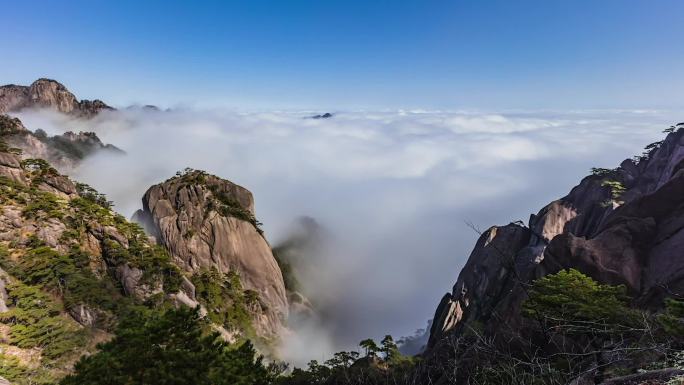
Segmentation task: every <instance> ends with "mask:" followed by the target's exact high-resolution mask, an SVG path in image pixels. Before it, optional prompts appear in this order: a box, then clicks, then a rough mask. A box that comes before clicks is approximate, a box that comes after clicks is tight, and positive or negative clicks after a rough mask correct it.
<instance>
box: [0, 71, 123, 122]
mask: <svg viewBox="0 0 684 385" xmlns="http://www.w3.org/2000/svg"><path fill="white" fill-rule="evenodd" d="M26 108H48V109H53V110H56V111H59V112H61V113H64V114H69V115H73V116H77V117H84V118H91V117H93V116H95V115H97V114H98V113H99V112H100V111H104V110H113V108H112V107H110V106H108V105H107V104H106V103H104V102H103V101H101V100H97V99H96V100H78V99H77V98H76V96H75V95H74V94H73V93H71V92H70V91H69V90H68V89H67V88H66V86H65V85H64V84H62V83H60V82H58V81H56V80H54V79H48V78H40V79H38V80H36V81H34V82H33V83H31V85H30V86H21V85H16V84H8V85H4V86H0V113H7V112H18V111H21V110H23V109H26Z"/></svg>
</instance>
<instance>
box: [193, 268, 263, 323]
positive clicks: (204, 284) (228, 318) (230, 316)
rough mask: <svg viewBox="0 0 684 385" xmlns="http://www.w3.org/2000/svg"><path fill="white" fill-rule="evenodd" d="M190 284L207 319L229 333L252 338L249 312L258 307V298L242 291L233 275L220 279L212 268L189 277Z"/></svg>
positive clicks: (247, 291) (256, 295)
mask: <svg viewBox="0 0 684 385" xmlns="http://www.w3.org/2000/svg"><path fill="white" fill-rule="evenodd" d="M192 283H193V284H194V285H195V296H196V297H197V299H198V300H199V301H200V303H202V305H204V307H205V308H206V309H207V316H208V317H209V319H211V320H212V321H213V322H215V323H217V324H219V325H223V326H225V327H226V328H227V329H229V330H240V331H242V332H243V333H245V334H246V335H248V336H254V334H255V333H254V328H253V326H252V314H251V312H252V310H251V309H257V308H258V306H260V303H259V295H258V293H256V292H255V291H252V290H243V288H242V284H241V283H240V276H239V275H238V274H237V273H235V272H229V273H228V274H226V275H223V274H221V273H219V272H218V271H217V270H216V269H215V268H212V269H205V270H202V271H200V272H198V273H196V274H195V275H194V276H193V277H192Z"/></svg>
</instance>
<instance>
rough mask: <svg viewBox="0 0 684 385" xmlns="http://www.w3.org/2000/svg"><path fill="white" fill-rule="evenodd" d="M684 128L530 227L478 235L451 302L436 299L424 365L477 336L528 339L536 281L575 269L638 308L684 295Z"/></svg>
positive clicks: (597, 178) (587, 184)
mask: <svg viewBox="0 0 684 385" xmlns="http://www.w3.org/2000/svg"><path fill="white" fill-rule="evenodd" d="M682 128H684V123H680V124H678V125H677V126H674V127H671V128H670V129H668V130H665V132H666V133H668V135H667V137H666V138H665V139H664V140H663V141H661V142H656V143H653V144H650V145H649V146H647V147H646V150H645V152H644V153H643V154H642V155H640V156H637V157H635V158H633V159H627V160H625V161H624V162H622V163H621V164H620V166H619V167H617V168H615V169H593V170H592V175H590V176H588V177H586V178H584V179H583V180H582V181H581V183H580V184H579V185H577V186H576V187H575V188H573V189H572V190H571V191H570V193H569V194H568V195H566V196H565V197H563V198H561V199H559V200H556V201H554V202H551V203H550V204H548V205H547V206H546V207H544V208H543V209H541V210H540V211H539V212H538V213H537V214H534V215H531V217H530V219H529V222H528V224H527V225H525V224H523V223H511V224H509V225H506V226H494V227H491V228H489V229H488V230H486V231H485V232H483V233H482V234H481V236H480V238H479V239H478V241H477V243H476V245H475V247H474V249H473V251H472V252H471V254H470V256H469V258H468V261H467V262H466V264H465V266H464V267H463V269H462V271H461V273H460V274H459V276H458V279H457V281H456V283H455V285H454V287H453V290H452V291H451V292H450V293H447V294H445V295H444V297H443V298H442V300H441V302H440V304H439V306H438V308H437V310H436V312H435V317H434V322H433V325H432V328H431V331H430V340H429V344H428V352H427V356H430V355H431V354H436V352H437V351H439V350H440V348H443V347H444V346H445V345H446V344H450V343H453V341H454V338H458V337H459V336H464V335H466V334H468V333H469V332H472V330H481V332H482V333H484V334H483V335H486V336H488V338H496V336H497V335H502V334H504V333H503V332H502V330H503V329H506V330H509V331H515V332H516V333H521V332H522V333H524V330H526V326H527V325H526V322H528V321H526V320H525V319H524V318H523V317H522V316H521V306H522V303H523V301H524V300H525V299H526V298H527V297H528V293H527V288H528V287H529V285H530V283H531V282H532V281H533V280H534V279H535V278H539V277H542V276H546V275H547V274H551V273H555V272H558V271H559V270H561V269H568V268H574V269H577V270H579V271H580V272H582V273H584V274H587V275H588V276H590V277H592V278H593V279H595V280H596V281H598V282H601V283H605V284H611V285H625V286H626V288H627V292H628V293H629V295H630V296H631V297H632V298H633V302H634V304H635V305H636V306H638V307H641V308H649V309H652V310H654V309H660V308H662V307H663V299H664V298H666V297H673V296H674V297H680V298H681V296H682V294H684V254H683V253H684V171H683V169H684V129H682Z"/></svg>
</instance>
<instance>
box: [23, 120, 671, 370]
mask: <svg viewBox="0 0 684 385" xmlns="http://www.w3.org/2000/svg"><path fill="white" fill-rule="evenodd" d="M316 113H319V112H316ZM312 114H314V112H308V111H297V112H292V111H273V112H236V111H229V110H202V111H200V110H189V109H179V110H173V111H154V110H146V109H129V110H122V111H118V112H115V113H103V114H101V115H100V116H98V117H97V118H96V119H94V120H92V121H88V122H82V121H74V120H70V119H67V118H65V117H63V116H58V115H54V114H50V113H45V112H43V113H36V112H27V113H22V114H19V115H18V116H19V117H20V118H21V119H22V120H23V121H24V123H25V125H26V126H27V127H28V128H30V129H32V130H35V129H37V128H42V129H44V130H46V131H47V132H48V133H51V134H53V133H61V132H64V131H66V130H73V131H79V130H83V131H95V132H96V133H97V134H98V136H100V138H101V139H102V140H103V141H104V142H106V143H111V144H114V145H116V146H118V147H119V148H121V149H123V150H125V151H126V152H127V156H125V157H109V156H105V155H96V156H94V157H93V158H90V159H88V160H87V161H86V162H84V163H83V165H82V166H81V167H80V168H79V169H78V170H76V171H75V173H74V175H73V176H74V178H76V179H79V180H81V181H84V182H86V183H88V184H91V185H92V186H93V187H95V188H97V189H98V190H99V191H101V192H103V193H105V194H107V196H108V197H109V198H110V199H111V200H113V201H114V202H115V205H116V206H115V208H116V209H117V210H118V211H119V212H121V213H122V214H123V215H125V216H126V217H130V215H131V214H132V213H133V212H134V211H135V210H136V209H137V208H139V207H140V206H141V203H140V198H141V197H142V195H143V193H144V192H145V190H146V189H147V188H148V187H149V186H150V185H152V184H154V183H158V182H160V181H163V180H165V179H166V178H168V177H170V176H172V175H173V174H174V173H175V172H176V171H178V170H182V169H184V168H186V167H191V168H195V169H203V170H206V171H208V172H210V173H212V174H216V175H218V176H220V177H223V178H226V179H229V180H231V181H233V182H235V183H238V184H240V185H242V186H244V187H246V188H248V189H249V190H251V191H252V192H253V193H254V197H255V200H256V214H257V218H258V219H259V220H260V221H262V222H263V223H264V230H265V231H266V236H267V238H268V239H269V241H270V242H271V244H276V243H278V241H279V240H281V239H282V238H283V237H284V236H286V235H287V234H288V229H289V228H290V227H291V225H292V222H293V220H294V219H295V218H296V217H298V216H301V215H308V216H311V217H313V218H315V219H316V220H317V221H318V222H320V223H321V224H322V225H323V226H325V228H326V230H327V231H328V232H329V233H330V234H331V238H332V241H331V244H330V245H328V246H329V247H327V248H325V252H321V253H320V255H317V256H316V260H315V261H312V262H311V263H312V266H313V267H315V268H312V269H307V271H308V273H307V274H306V277H301V279H302V280H303V281H305V282H304V285H305V288H306V289H307V290H308V291H309V294H310V296H311V297H312V299H313V300H314V301H317V302H318V303H321V304H322V305H323V307H324V313H325V319H326V320H327V321H326V322H325V325H324V328H322V329H321V328H317V327H316V328H309V329H307V331H306V333H307V334H306V338H305V339H304V340H302V339H296V338H295V339H292V340H291V341H290V344H289V345H288V346H289V353H290V355H291V357H292V359H293V360H294V361H296V362H304V361H306V360H308V359H318V360H321V359H325V358H326V354H327V353H328V352H331V351H333V350H339V349H342V348H348V347H350V346H351V345H355V344H356V343H357V342H358V341H360V340H361V339H363V338H366V337H376V338H379V337H382V336H383V335H384V334H393V335H395V337H399V336H402V335H409V334H412V333H413V331H414V330H415V329H417V328H420V327H424V325H425V323H426V321H427V320H428V319H429V318H431V317H432V315H433V314H432V313H433V311H434V310H435V307H436V305H437V303H438V302H439V300H440V298H441V296H442V295H443V294H444V292H446V291H449V290H451V285H452V284H453V283H454V282H455V280H456V277H457V275H458V272H459V270H460V268H461V267H462V265H463V264H464V262H465V260H466V259H467V257H468V254H469V252H470V250H471V248H472V246H473V245H474V241H475V239H476V238H477V234H475V233H474V232H473V231H472V230H471V229H469V228H468V227H467V226H466V225H465V224H464V222H465V221H469V222H472V223H474V224H475V225H477V226H480V227H481V228H483V229H484V228H486V227H488V226H490V225H493V224H506V223H508V222H511V221H515V220H523V221H525V222H526V221H527V219H528V217H529V214H530V213H532V212H536V211H537V210H538V209H540V208H541V207H542V206H543V205H545V204H546V203H547V202H549V201H551V200H553V199H555V198H558V197H560V196H562V195H564V194H565V193H566V192H567V191H569V189H570V188H571V187H572V186H574V185H575V184H576V183H578V182H579V180H580V178H581V177H583V176H585V175H586V174H587V173H588V171H589V169H590V168H591V167H615V166H617V165H618V164H619V162H620V161H621V160H622V159H624V158H628V157H631V156H632V155H634V154H639V153H640V152H641V149H642V148H643V147H644V146H645V145H646V144H648V143H651V142H653V141H655V140H659V139H660V138H662V137H663V136H664V134H662V133H661V131H662V130H663V129H665V128H667V127H668V126H669V125H671V124H673V123H676V122H677V121H681V119H682V118H681V116H682V115H677V114H675V113H674V112H672V111H648V110H643V111H631V110H624V111H618V110H611V111H563V112H559V111H541V112H524V111H511V112H501V113H488V112H473V111H461V112H444V111H376V112H372V111H354V112H337V113H336V114H335V116H334V117H333V118H330V119H305V117H306V116H309V115H312ZM678 116H679V118H678ZM678 119H679V120H678ZM315 342H318V343H319V344H316V343H315Z"/></svg>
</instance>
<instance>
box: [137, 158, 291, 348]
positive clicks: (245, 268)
mask: <svg viewBox="0 0 684 385" xmlns="http://www.w3.org/2000/svg"><path fill="white" fill-rule="evenodd" d="M134 220H136V221H138V222H139V223H141V224H142V225H143V226H144V227H145V229H146V230H147V231H148V232H149V233H150V234H151V235H153V236H155V237H156V238H157V239H158V241H159V242H160V243H161V244H163V245H164V246H165V247H166V248H167V249H168V250H169V251H170V253H171V255H172V256H173V257H174V259H175V260H176V262H177V264H178V265H179V266H181V267H182V268H183V269H185V270H186V271H187V272H189V273H190V274H198V273H202V272H203V271H206V270H208V269H215V270H216V271H218V273H219V274H222V275H226V274H229V273H231V274H232V273H236V274H237V275H238V276H239V279H240V281H241V284H242V287H244V288H245V289H247V290H251V291H253V292H255V293H256V294H257V295H258V297H259V301H260V303H261V305H262V306H261V312H258V314H255V315H254V319H253V323H254V326H255V328H256V329H257V332H258V334H260V335H262V336H271V337H273V336H277V335H278V334H279V332H280V331H281V329H282V328H283V324H284V322H285V320H286V319H287V316H288V302H287V294H286V290H285V284H284V282H283V276H282V273H281V271H280V268H279V267H278V264H277V262H276V260H275V258H274V256H273V253H272V251H271V248H270V246H269V244H268V242H267V241H266V239H265V238H264V236H263V233H262V231H261V229H260V228H259V226H260V223H259V222H258V221H257V220H256V218H255V217H254V200H253V198H252V193H251V192H249V190H247V189H245V188H244V187H241V186H239V185H237V184H234V183H232V182H230V181H227V180H224V179H221V178H218V177H216V176H213V175H209V174H207V173H205V172H203V171H196V170H189V169H188V170H186V171H185V172H183V173H178V174H177V175H176V176H175V177H173V178H171V179H168V180H167V181H165V182H163V183H160V184H157V185H155V186H152V187H151V188H150V189H148V190H147V192H146V193H145V195H144V197H143V209H142V210H139V211H138V212H137V213H136V214H135V215H134Z"/></svg>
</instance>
